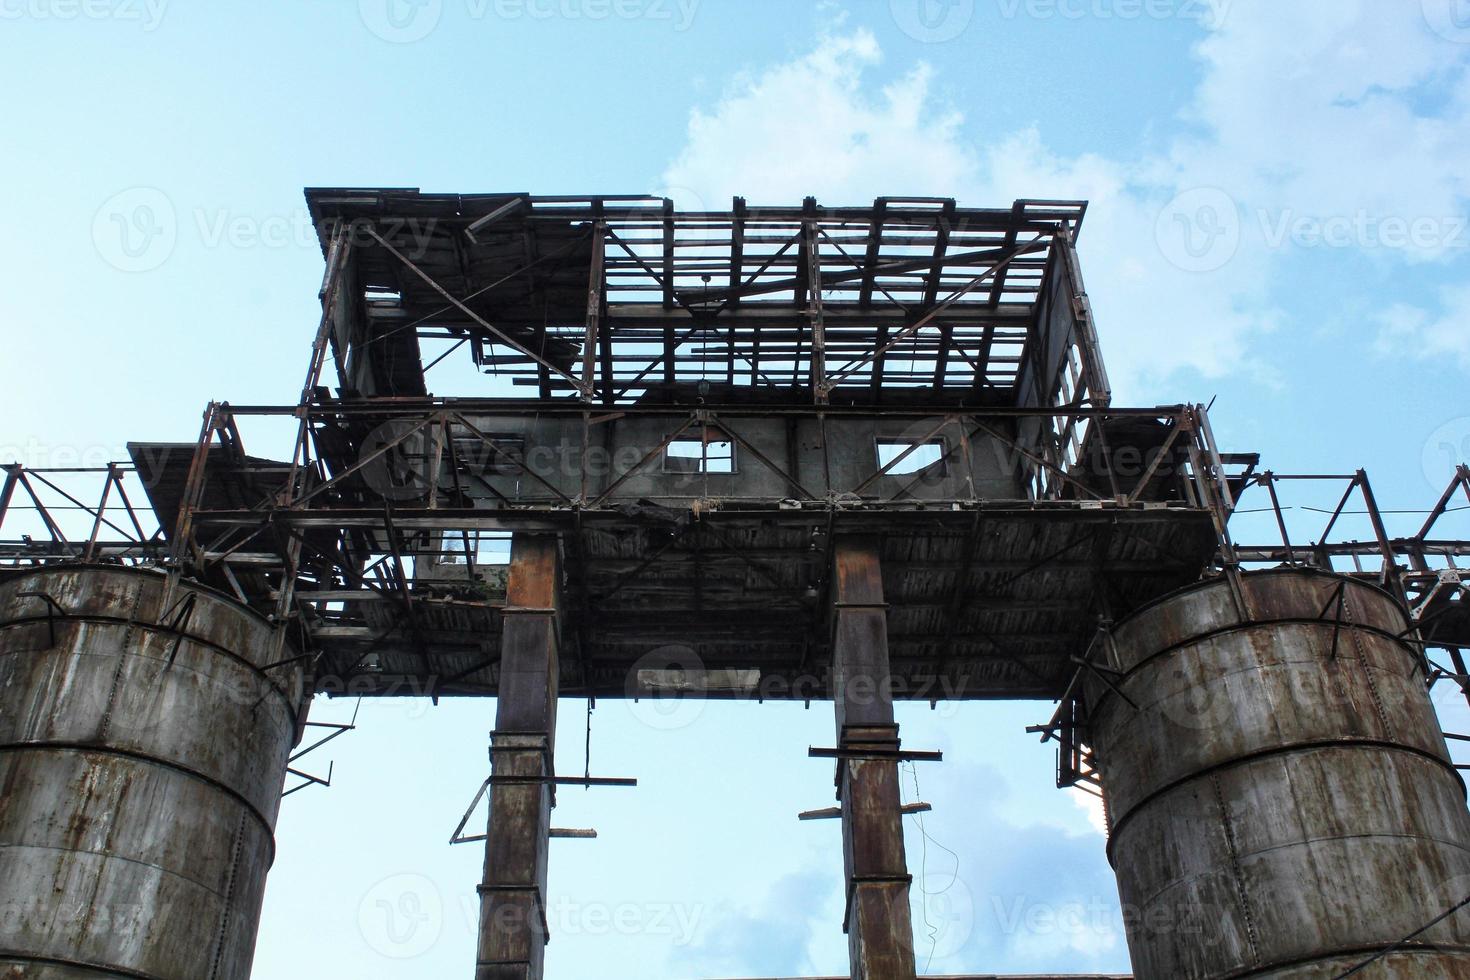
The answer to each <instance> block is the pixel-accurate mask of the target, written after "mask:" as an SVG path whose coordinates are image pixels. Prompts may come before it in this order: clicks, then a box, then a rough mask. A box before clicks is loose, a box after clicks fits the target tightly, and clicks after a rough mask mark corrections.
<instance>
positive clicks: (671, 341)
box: [613, 321, 700, 401]
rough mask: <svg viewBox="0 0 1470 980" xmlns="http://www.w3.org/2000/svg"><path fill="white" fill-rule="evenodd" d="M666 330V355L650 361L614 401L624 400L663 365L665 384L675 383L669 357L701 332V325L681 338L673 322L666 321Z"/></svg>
mask: <svg viewBox="0 0 1470 980" xmlns="http://www.w3.org/2000/svg"><path fill="white" fill-rule="evenodd" d="M664 330H665V339H664V354H660V355H659V356H658V357H655V358H654V359H653V360H651V361H649V362H648V364H647V365H645V366H644V368H643V369H642V370H641V371H639V372H638V373H637V374H635V375H634V376H633V380H631V381H629V382H628V383H627V384H625V385H623V387H621V388H619V389H618V390H617V393H616V394H615V395H614V396H613V400H614V401H616V400H617V399H619V398H622V397H623V396H624V395H626V394H627V393H628V392H629V391H631V390H633V389H634V388H636V387H637V386H638V384H639V382H641V381H642V380H643V379H644V378H646V377H648V373H649V372H650V371H652V370H653V369H654V368H656V367H658V366H659V365H660V364H663V365H664V366H665V371H664V382H665V383H666V384H672V383H673V380H674V379H673V365H674V361H673V360H672V359H671V358H670V357H668V356H667V355H668V353H669V352H670V351H672V350H673V349H674V348H675V347H677V346H678V345H679V344H682V343H684V341H686V340H688V339H689V338H690V337H693V336H694V335H695V334H696V333H698V332H699V330H700V324H698V323H696V324H695V325H694V326H692V327H690V328H689V329H688V330H686V331H684V333H683V335H682V336H679V337H675V336H674V334H673V330H674V327H673V324H672V322H671V321H665V324H664Z"/></svg>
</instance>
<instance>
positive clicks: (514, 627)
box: [475, 534, 561, 980]
mask: <svg viewBox="0 0 1470 980" xmlns="http://www.w3.org/2000/svg"><path fill="white" fill-rule="evenodd" d="M560 577H561V568H560V564H559V562H558V560H557V539H556V536H555V535H550V534H526V535H522V534H518V535H516V536H515V539H514V540H513V542H512V544H511V558H510V576H509V580H508V582H507V585H506V607H505V624H504V628H503V631H502V634H501V660H500V685H499V696H498V697H497V699H496V709H495V731H494V732H493V733H491V745H490V760H491V777H490V779H491V782H490V790H489V794H488V795H489V799H490V826H489V830H488V831H487V834H488V836H487V838H486V841H485V876H484V880H483V883H482V884H481V885H480V888H479V892H480V938H479V953H478V957H477V961H476V967H475V980H541V975H542V966H543V960H544V956H545V949H546V943H547V942H548V941H549V939H550V936H549V935H548V932H547V927H546V868H547V843H548V839H549V837H550V832H551V808H552V806H554V805H555V795H554V794H555V790H554V786H553V784H552V782H551V779H552V777H553V776H554V774H555V773H554V767H553V761H552V759H553V755H552V753H553V749H554V747H555V739H556V698H557V684H558V662H557V648H558V624H557V604H558V599H559V595H558V594H559V591H560V588H559V582H560Z"/></svg>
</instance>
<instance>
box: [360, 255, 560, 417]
mask: <svg viewBox="0 0 1470 980" xmlns="http://www.w3.org/2000/svg"><path fill="white" fill-rule="evenodd" d="M364 230H366V231H367V233H368V234H369V235H370V236H371V237H372V238H373V240H374V241H376V242H377V243H378V244H379V245H381V246H382V247H383V248H384V249H386V250H387V251H388V253H389V254H390V255H392V256H393V257H394V258H396V259H397V260H398V261H399V262H401V263H403V264H404V265H405V266H407V267H408V269H409V271H410V272H412V273H413V274H414V275H416V276H418V277H419V278H420V279H422V280H423V281H424V283H425V284H426V285H427V286H428V287H429V288H430V289H433V290H434V291H435V292H436V293H438V294H439V295H440V296H443V297H444V298H445V299H447V300H448V301H449V302H450V303H451V304H452V305H453V306H454V308H455V309H457V310H459V311H460V312H461V313H463V314H464V315H465V316H467V317H469V318H470V319H471V320H473V321H474V322H475V323H476V324H477V325H479V326H480V327H481V328H483V329H485V330H488V331H489V332H490V333H491V334H493V335H494V336H495V337H496V338H498V339H499V340H500V342H501V343H503V344H505V345H506V346H507V347H510V348H511V349H513V350H516V351H519V352H520V353H521V354H522V355H523V356H525V357H529V358H530V359H531V360H533V361H535V362H536V363H537V364H539V365H541V366H542V367H544V368H546V369H547V370H548V371H553V372H555V373H556V374H557V375H559V376H560V377H562V378H565V379H566V380H567V381H569V382H571V384H572V386H573V387H574V388H576V389H577V390H578V391H580V392H582V394H583V396H584V397H586V395H587V392H586V389H585V388H584V387H583V385H582V381H581V380H580V379H579V378H578V377H577V376H576V375H574V374H571V373H570V372H568V371H564V370H562V369H561V368H560V367H557V366H556V365H555V364H552V363H551V362H550V361H548V360H546V359H545V358H544V357H542V356H541V355H539V354H536V353H534V352H533V351H532V350H531V349H530V348H529V347H526V346H525V345H524V344H522V343H520V342H519V341H518V340H516V339H515V338H513V337H511V336H510V335H509V334H507V333H505V332H504V331H502V330H501V329H500V328H498V327H496V326H495V325H494V324H493V323H491V322H490V321H489V320H486V319H485V318H484V317H482V316H480V315H479V314H478V313H476V312H475V311H474V310H472V309H470V308H469V307H468V306H466V305H465V304H464V303H463V302H461V301H460V300H458V299H456V298H455V297H454V295H453V294H451V293H450V292H449V290H447V289H445V288H444V287H443V286H441V285H439V283H438V282H437V281H436V280H435V279H434V278H433V277H432V276H430V275H429V274H428V273H427V272H425V271H424V270H423V269H420V268H419V267H418V266H417V265H415V264H414V262H413V261H412V260H411V259H409V258H408V256H406V255H404V254H403V253H402V252H400V251H398V249H396V248H394V247H393V246H392V245H390V244H389V243H388V241H387V239H385V238H384V237H383V236H382V235H379V234H378V233H377V232H376V231H374V230H373V229H372V228H365V229H364Z"/></svg>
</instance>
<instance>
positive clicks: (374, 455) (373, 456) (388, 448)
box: [290, 413, 443, 509]
mask: <svg viewBox="0 0 1470 980" xmlns="http://www.w3.org/2000/svg"><path fill="white" fill-rule="evenodd" d="M442 417H443V416H442V415H439V414H437V413H436V414H433V415H428V416H425V417H423V418H421V419H418V420H417V421H416V422H415V423H414V425H413V428H411V429H409V430H408V431H406V432H403V433H400V434H399V435H397V436H396V437H394V438H393V439H392V440H391V441H389V442H386V443H384V444H383V445H382V446H379V447H378V448H377V449H375V450H373V451H372V452H371V453H369V454H368V455H366V456H364V457H362V458H361V459H359V460H358V461H357V462H356V463H354V464H353V465H352V466H349V467H348V468H347V469H345V470H343V471H342V472H341V473H338V474H337V475H336V476H334V477H332V478H331V479H330V480H328V481H326V482H325V483H319V484H317V485H316V486H315V487H312V488H311V490H309V491H308V492H306V493H305V494H303V495H301V496H300V497H297V498H295V499H293V500H292V501H291V504H290V509H300V508H301V507H302V505H304V504H305V503H306V502H307V501H309V500H311V499H312V498H313V497H317V496H320V495H321V494H322V493H324V492H326V491H327V490H329V489H331V488H332V487H335V486H336V485H337V484H339V483H341V482H342V481H343V480H345V479H347V478H348V477H349V476H352V475H354V474H356V473H358V472H360V471H361V470H363V469H365V468H366V467H368V466H370V465H371V464H373V463H375V462H377V461H378V460H379V459H380V458H381V457H383V456H385V455H387V454H388V453H390V452H392V451H393V450H394V449H397V448H398V447H399V446H401V445H403V443H405V442H407V441H408V440H409V439H410V438H412V437H413V436H416V435H418V434H419V433H420V432H422V431H423V430H424V429H425V428H427V427H428V426H430V425H433V424H434V423H435V422H437V421H438V420H439V419H440V418H442Z"/></svg>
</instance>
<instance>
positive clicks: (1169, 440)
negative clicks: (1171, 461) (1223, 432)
mask: <svg viewBox="0 0 1470 980" xmlns="http://www.w3.org/2000/svg"><path fill="white" fill-rule="evenodd" d="M1183 431H1184V426H1183V425H1181V424H1180V421H1179V419H1177V418H1176V419H1174V426H1173V428H1171V429H1170V430H1169V434H1168V436H1166V437H1165V438H1164V444H1163V445H1162V446H1160V447H1159V451H1158V453H1157V455H1155V456H1154V458H1153V462H1151V463H1149V464H1148V466H1147V467H1145V468H1144V471H1143V477H1142V478H1141V479H1139V481H1138V485H1137V486H1135V487H1134V488H1133V492H1132V493H1130V494H1128V496H1127V497H1126V498H1124V499H1125V501H1126V502H1127V503H1128V504H1136V503H1138V501H1139V500H1141V499H1142V498H1143V495H1144V493H1145V492H1147V490H1148V485H1149V484H1150V483H1152V482H1153V479H1154V474H1156V473H1157V472H1158V470H1159V467H1160V466H1162V465H1163V462H1164V460H1165V459H1166V458H1168V457H1169V454H1170V452H1172V451H1173V449H1174V443H1175V442H1177V441H1178V440H1179V433H1181V432H1183Z"/></svg>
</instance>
